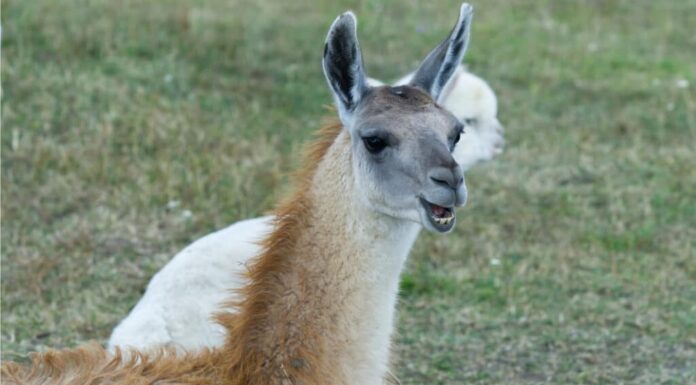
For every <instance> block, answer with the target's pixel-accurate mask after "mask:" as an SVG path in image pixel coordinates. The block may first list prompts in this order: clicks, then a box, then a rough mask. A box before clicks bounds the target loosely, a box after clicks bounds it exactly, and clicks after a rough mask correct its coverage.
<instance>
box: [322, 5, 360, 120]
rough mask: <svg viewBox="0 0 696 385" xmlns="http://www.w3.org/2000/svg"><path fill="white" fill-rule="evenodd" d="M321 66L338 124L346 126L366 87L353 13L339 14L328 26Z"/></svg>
mask: <svg viewBox="0 0 696 385" xmlns="http://www.w3.org/2000/svg"><path fill="white" fill-rule="evenodd" d="M322 67H323V68H324V75H325V76H326V80H327V81H328V82H329V87H330V88H331V91H332V93H333V97H334V101H335V102H336V107H337V108H338V114H339V116H340V118H341V121H342V122H343V124H344V125H345V126H350V123H351V120H352V117H353V113H354V112H355V107H356V106H357V105H358V103H359V102H360V99H361V98H362V97H363V95H364V94H365V92H366V91H367V90H368V88H369V86H368V85H367V79H366V76H365V71H364V70H363V62H362V54H361V52H360V44H358V35H357V20H356V19H355V15H354V14H353V12H346V13H344V14H342V15H340V16H339V17H337V18H336V20H334V22H333V24H331V28H329V33H328V35H327V36H326V43H325V44H324V58H323V59H322Z"/></svg>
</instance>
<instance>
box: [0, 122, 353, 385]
mask: <svg viewBox="0 0 696 385" xmlns="http://www.w3.org/2000/svg"><path fill="white" fill-rule="evenodd" d="M341 129H342V126H341V124H340V122H338V121H337V120H334V121H333V122H331V123H330V124H327V125H326V126H325V127H324V128H323V129H321V130H320V131H319V134H318V138H317V140H316V141H314V142H313V143H312V144H311V145H310V146H309V148H308V151H307V154H306V158H305V164H304V167H303V169H302V170H301V171H300V172H299V173H298V178H297V181H298V185H297V189H296V191H295V193H294V194H293V195H292V196H291V197H290V198H289V199H287V200H286V201H285V203H283V204H281V205H280V206H279V208H278V209H277V210H276V217H277V219H276V222H275V226H274V231H273V232H272V233H271V234H270V236H269V237H268V238H267V239H266V240H265V241H264V242H263V251H262V253H261V254H260V255H259V257H257V259H256V261H255V262H254V264H253V265H252V266H251V268H250V271H249V278H250V281H249V282H250V283H249V284H248V285H247V286H246V287H244V288H242V289H241V298H243V299H242V300H241V301H239V302H237V301H231V302H229V303H228V304H227V306H230V307H234V308H237V309H239V313H237V314H231V313H223V314H221V315H219V316H218V320H219V322H220V323H222V324H223V325H224V326H225V327H226V328H227V329H228V337H227V341H226V344H225V345H224V346H223V347H222V348H220V349H217V350H205V351H202V352H198V353H188V354H184V355H182V354H179V355H177V354H176V353H175V352H174V350H168V349H163V350H161V351H158V352H154V353H142V352H129V353H128V354H125V355H123V354H121V352H120V351H117V352H116V353H115V354H113V355H112V354H110V353H108V352H107V351H106V350H104V349H103V348H102V347H101V346H99V345H97V344H89V345H86V346H82V347H79V348H76V349H71V350H63V351H57V350H49V351H47V352H44V353H35V354H33V355H32V357H31V358H32V363H31V365H20V364H17V363H12V362H9V363H3V364H2V368H1V371H0V374H1V375H2V383H3V384H13V385H14V384H17V385H25V384H26V385H57V384H62V385H97V384H110V385H125V384H162V385H164V384H190V385H217V384H238V385H242V384H244V385H261V384H263V385H269V384H279V385H281V384H282V385H290V384H305V385H313V384H317V385H318V384H327V383H336V382H335V381H334V378H333V375H332V373H333V372H334V371H335V368H332V367H330V366H329V361H327V360H326V359H325V358H326V357H329V356H330V352H326V351H325V348H326V346H324V345H325V344H323V343H322V342H321V341H322V338H323V336H322V333H325V332H326V331H323V330H312V329H311V328H309V327H307V326H306V325H293V324H288V325H286V324H284V323H283V322H282V321H283V320H275V319H269V318H270V317H269V316H270V315H271V312H270V311H269V307H270V306H272V305H274V304H275V305H278V303H279V301H282V300H283V298H282V297H281V296H282V295H283V294H284V293H283V290H285V289H286V288H285V287H283V281H282V280H281V279H279V277H280V276H282V275H284V274H287V273H288V272H289V271H290V270H291V268H292V267H291V263H290V256H292V255H294V254H295V253H297V252H298V251H297V250H296V246H297V245H296V241H297V239H298V238H299V236H300V233H301V232H302V229H304V228H307V221H308V219H307V218H308V213H309V212H310V211H311V210H310V208H311V206H312V201H311V198H310V196H309V191H310V190H311V186H312V183H313V177H314V174H315V173H316V170H317V167H318V165H319V163H320V162H321V160H322V159H323V158H324V156H325V154H326V153H327V150H328V149H329V148H330V147H331V145H332V144H333V143H334V142H335V140H336V137H337V136H338V134H339V133H340V132H341ZM279 297H281V298H279ZM295 305H297V306H302V303H299V304H297V303H296V304H295ZM276 313H277V312H276ZM286 321H288V322H289V320H286ZM277 324H280V327H279V328H278V329H282V330H281V331H279V332H274V329H275V328H276V326H277ZM269 331H270V332H271V333H273V334H274V335H273V336H264V335H261V333H267V332H269ZM264 337H265V338H264ZM269 338H274V339H277V342H276V343H275V344H274V345H273V346H272V349H273V350H274V351H271V352H269V351H268V346H265V345H264V344H263V343H262V340H264V341H267V340H268V339H269ZM307 341H310V342H311V343H312V344H311V345H309V346H308V344H307Z"/></svg>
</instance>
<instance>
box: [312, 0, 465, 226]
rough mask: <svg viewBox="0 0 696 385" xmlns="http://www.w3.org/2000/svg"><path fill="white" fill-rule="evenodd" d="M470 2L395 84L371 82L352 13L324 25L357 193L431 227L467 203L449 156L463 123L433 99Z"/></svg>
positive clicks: (459, 45) (445, 222)
mask: <svg viewBox="0 0 696 385" xmlns="http://www.w3.org/2000/svg"><path fill="white" fill-rule="evenodd" d="M471 16H472V10H471V7H470V6H469V5H467V4H463V5H462V7H461V8H460V12H459V19H458V20H457V24H456V25H455V27H454V28H453V29H452V32H451V33H450V35H449V36H448V37H447V39H445V40H444V41H443V42H442V43H440V44H439V45H438V46H437V47H436V48H435V49H434V50H433V51H432V52H430V54H429V55H428V56H427V57H426V58H425V60H424V61H423V62H422V64H421V65H420V67H419V68H418V70H416V72H415V73H414V76H413V80H412V81H411V82H410V83H409V84H408V85H405V86H399V87H388V86H382V87H370V86H369V85H368V84H367V80H366V79H367V77H366V75H365V73H364V71H363V64H362V55H361V52H360V46H359V44H358V40H357V34H356V20H355V16H354V15H353V14H352V13H345V14H343V15H341V16H339V17H338V18H337V19H336V20H335V21H334V23H333V25H332V26H331V28H330V30H329V34H328V36H327V39H326V45H325V48H324V58H323V61H322V65H323V67H324V73H325V75H326V78H327V81H328V83H329V86H330V88H331V90H332V92H333V96H334V100H335V102H336V106H337V107H338V111H339V115H340V117H341V120H342V122H343V124H344V126H345V128H346V129H347V130H348V132H349V133H350V136H351V145H352V148H351V150H352V154H353V156H352V159H353V169H354V175H355V179H356V183H357V186H358V191H357V193H358V194H359V195H360V197H361V198H362V199H363V201H364V202H366V203H367V205H368V206H369V207H370V208H371V209H372V210H374V211H376V212H379V213H382V214H385V215H389V216H392V217H395V218H400V219H406V220H411V221H415V222H419V223H421V224H423V225H424V226H425V227H426V228H427V229H429V230H432V231H436V232H447V231H450V230H451V229H452V228H453V227H454V224H455V216H454V206H457V205H463V204H464V203H465V202H466V196H467V192H466V187H465V185H464V177H463V173H462V170H461V168H460V167H459V165H458V164H457V163H456V161H455V160H454V158H453V157H452V153H451V152H452V149H453V148H454V144H455V143H456V142H457V141H458V140H459V136H460V134H461V132H462V125H461V124H460V123H459V121H458V120H457V119H456V118H455V117H454V115H452V114H451V113H450V112H449V111H447V110H445V109H444V108H442V107H440V106H439V105H438V104H437V103H436V102H435V101H436V100H437V99H438V97H439V95H440V92H441V91H442V90H443V89H444V87H445V85H446V84H447V82H448V81H449V79H450V77H451V76H452V74H453V73H454V71H455V69H456V68H457V65H458V64H459V62H460V61H461V59H462V56H463V55H464V52H465V51H466V46H467V42H468V38H469V26H470V21H471Z"/></svg>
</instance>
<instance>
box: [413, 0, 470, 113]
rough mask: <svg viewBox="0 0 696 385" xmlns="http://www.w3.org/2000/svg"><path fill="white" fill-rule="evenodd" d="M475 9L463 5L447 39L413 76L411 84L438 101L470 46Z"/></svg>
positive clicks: (465, 4) (429, 55)
mask: <svg viewBox="0 0 696 385" xmlns="http://www.w3.org/2000/svg"><path fill="white" fill-rule="evenodd" d="M473 16H474V8H473V7H472V6H471V5H469V4H467V3H463V4H462V6H461V8H460V9H459V19H458V20H457V24H455V25H454V28H453V29H452V32H450V34H449V36H448V37H447V39H445V40H444V41H443V42H442V43H440V44H439V45H438V46H437V47H435V49H434V50H432V51H431V52H430V53H429V54H428V56H426V58H425V60H423V62H422V63H421V65H420V67H418V69H417V70H416V72H415V73H414V74H413V78H412V79H411V82H410V84H411V85H412V86H416V87H420V88H423V89H424V90H425V91H427V92H428V93H430V96H432V98H433V99H434V100H436V101H437V100H438V99H439V97H440V96H441V94H442V90H443V89H444V88H445V86H446V85H447V82H448V81H449V80H450V78H451V77H452V74H454V71H455V70H456V69H457V66H458V65H459V63H460V62H461V61H462V58H463V57H464V53H465V52H466V48H467V46H468V45H469V34H470V30H471V19H472V17H473Z"/></svg>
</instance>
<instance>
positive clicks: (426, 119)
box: [351, 86, 467, 232]
mask: <svg viewBox="0 0 696 385" xmlns="http://www.w3.org/2000/svg"><path fill="white" fill-rule="evenodd" d="M461 132H462V126H461V124H460V123H459V121H458V120H457V119H456V118H455V117H454V116H453V115H452V114H451V113H450V112H448V111H447V110H445V109H444V108H442V107H440V106H439V105H437V104H436V103H435V102H434V101H433V99H432V98H431V97H430V95H429V94H427V93H426V92H425V91H423V90H421V89H419V88H416V87H413V86H401V87H378V88H373V89H371V90H370V91H369V92H368V93H367V94H366V95H365V96H364V97H363V99H362V100H361V102H360V104H359V106H358V108H357V109H356V112H355V118H354V123H353V127H352V129H351V140H352V151H353V159H354V168H355V170H356V173H355V176H356V180H357V182H358V186H359V188H360V192H361V194H364V198H365V200H366V201H367V202H368V204H369V205H370V206H371V208H372V209H373V210H375V211H379V212H381V213H383V214H386V215H390V216H394V217H397V218H401V219H407V220H412V221H417V222H420V223H422V224H423V225H424V226H426V227H427V228H428V229H430V230H433V231H438V232H446V231H449V230H451V229H452V227H453V226H454V223H455V219H454V210H453V208H454V206H455V205H462V204H464V202H465V201H466V196H467V193H466V186H465V185H464V178H463V174H462V170H461V168H460V167H459V165H458V164H457V163H456V161H455V160H454V158H453V157H452V154H451V150H452V149H453V148H454V144H455V143H456V141H457V140H458V138H459V136H460V134H461Z"/></svg>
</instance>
